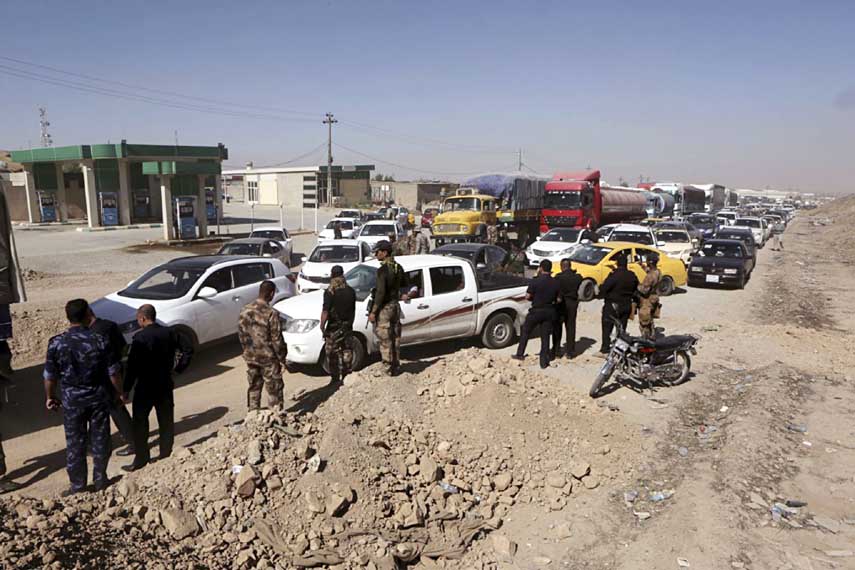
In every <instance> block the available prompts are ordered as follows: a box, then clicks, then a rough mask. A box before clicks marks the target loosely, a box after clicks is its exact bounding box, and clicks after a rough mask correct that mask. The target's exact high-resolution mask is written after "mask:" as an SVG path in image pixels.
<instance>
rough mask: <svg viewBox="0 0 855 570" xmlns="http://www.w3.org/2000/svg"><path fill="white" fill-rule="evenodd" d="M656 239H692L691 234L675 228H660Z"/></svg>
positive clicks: (685, 241)
mask: <svg viewBox="0 0 855 570" xmlns="http://www.w3.org/2000/svg"><path fill="white" fill-rule="evenodd" d="M656 239H657V240H659V241H664V242H665V243H687V242H689V241H690V240H689V234H687V233H686V232H678V231H673V230H660V231H658V232H656Z"/></svg>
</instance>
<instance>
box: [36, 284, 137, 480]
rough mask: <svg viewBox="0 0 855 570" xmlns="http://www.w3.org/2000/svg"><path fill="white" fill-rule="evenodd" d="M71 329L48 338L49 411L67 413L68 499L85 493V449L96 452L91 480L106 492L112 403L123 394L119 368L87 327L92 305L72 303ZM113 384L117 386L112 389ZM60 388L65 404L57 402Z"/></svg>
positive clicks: (103, 342) (67, 312) (68, 311)
mask: <svg viewBox="0 0 855 570" xmlns="http://www.w3.org/2000/svg"><path fill="white" fill-rule="evenodd" d="M65 315H66V317H67V318H68V322H69V323H70V325H71V326H70V327H69V329H68V330H67V331H65V332H64V333H62V334H59V335H57V336H55V337H53V338H51V339H50V342H49V343H48V350H47V358H45V369H44V385H45V397H46V401H45V406H46V407H47V409H48V410H51V411H53V410H58V409H59V408H60V407H62V410H63V425H64V427H65V441H66V470H67V471H68V478H69V480H70V481H71V488H70V489H69V490H68V491H66V492H65V493H64V494H65V495H69V494H74V493H80V492H82V491H84V490H85V489H86V479H87V474H86V447H87V444H88V445H89V447H90V449H91V450H92V469H93V474H92V481H93V483H94V484H95V490H96V491H100V490H102V489H105V488H106V487H107V485H108V483H109V481H108V479H107V463H108V462H109V460H110V399H111V398H114V397H115V394H116V393H119V392H121V385H120V382H121V380H120V379H119V370H120V364H119V363H118V362H116V361H115V360H114V359H113V353H112V352H111V351H110V350H109V347H108V346H107V341H106V340H104V338H103V337H102V336H101V335H99V334H97V333H96V332H94V331H91V330H89V329H87V328H86V327H85V326H83V325H84V323H85V322H87V320H88V315H89V303H87V302H86V301H84V300H83V299H74V300H73V301H69V302H68V303H67V304H66V305H65ZM110 382H112V384H113V386H112V387H111V386H110ZM57 384H60V394H61V399H62V402H61V403H60V401H59V400H57V399H56V390H57Z"/></svg>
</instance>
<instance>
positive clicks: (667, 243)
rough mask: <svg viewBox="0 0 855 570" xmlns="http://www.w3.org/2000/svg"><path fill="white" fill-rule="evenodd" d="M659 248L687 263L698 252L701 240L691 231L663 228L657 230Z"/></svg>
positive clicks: (669, 255)
mask: <svg viewBox="0 0 855 570" xmlns="http://www.w3.org/2000/svg"><path fill="white" fill-rule="evenodd" d="M656 242H657V244H659V245H658V246H657V249H658V250H659V251H662V252H665V253H666V254H667V255H668V257H673V258H674V259H679V260H680V261H682V262H683V263H685V264H686V265H688V264H689V263H690V262H691V261H692V256H693V255H694V254H695V253H697V251H698V247H699V246H700V242H699V241H698V239H697V238H693V237H692V236H690V235H689V232H687V231H686V230H682V229H679V228H662V229H658V230H656Z"/></svg>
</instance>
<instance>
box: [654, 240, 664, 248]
mask: <svg viewBox="0 0 855 570" xmlns="http://www.w3.org/2000/svg"><path fill="white" fill-rule="evenodd" d="M663 245H665V242H664V241H657V242H656V246H657V247H662V246H663Z"/></svg>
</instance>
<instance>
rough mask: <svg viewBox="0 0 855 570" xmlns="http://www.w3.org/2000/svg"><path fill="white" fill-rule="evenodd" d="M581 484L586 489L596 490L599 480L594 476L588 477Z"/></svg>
mask: <svg viewBox="0 0 855 570" xmlns="http://www.w3.org/2000/svg"><path fill="white" fill-rule="evenodd" d="M582 483H583V484H584V485H585V488H586V489H596V488H597V487H598V486H599V485H600V480H599V479H598V478H596V477H594V476H588V477H585V478H584V479H582Z"/></svg>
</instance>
